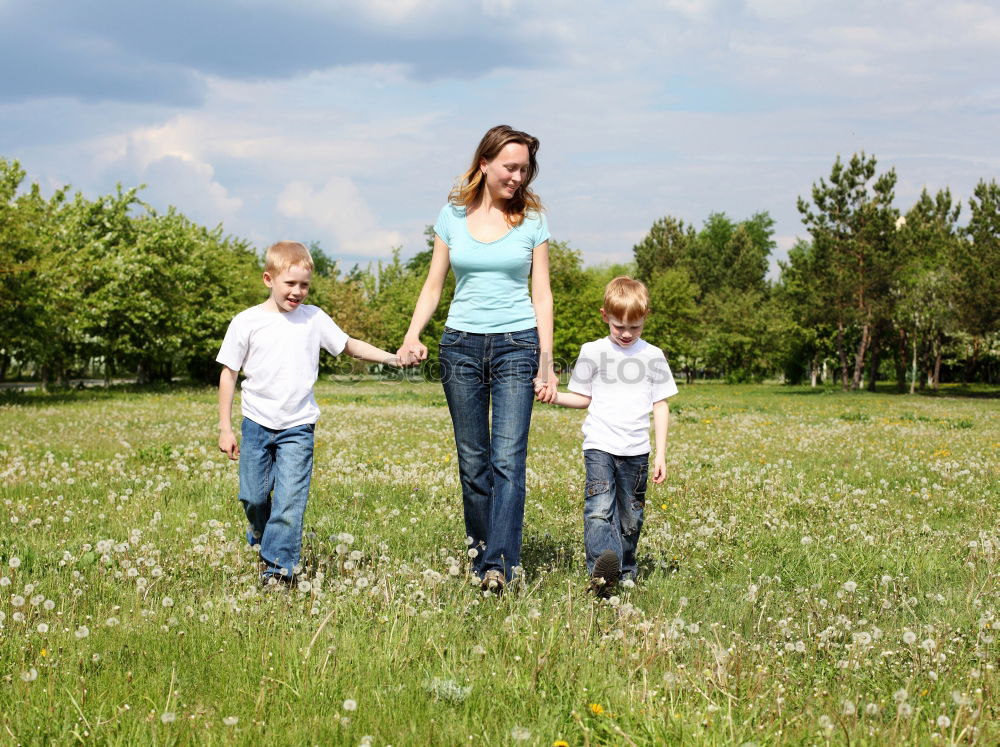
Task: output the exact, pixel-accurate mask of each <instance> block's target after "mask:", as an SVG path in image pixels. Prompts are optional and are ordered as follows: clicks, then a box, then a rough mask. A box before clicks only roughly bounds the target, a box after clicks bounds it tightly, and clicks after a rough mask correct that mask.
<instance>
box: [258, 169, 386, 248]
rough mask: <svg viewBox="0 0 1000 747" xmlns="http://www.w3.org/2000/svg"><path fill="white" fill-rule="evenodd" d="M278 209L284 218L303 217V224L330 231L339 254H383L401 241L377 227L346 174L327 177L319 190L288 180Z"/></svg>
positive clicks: (279, 198)
mask: <svg viewBox="0 0 1000 747" xmlns="http://www.w3.org/2000/svg"><path fill="white" fill-rule="evenodd" d="M277 209H278V212H279V213H281V214H282V215H284V216H286V217H289V218H296V219H302V221H303V222H304V223H305V224H306V225H309V226H314V227H316V228H319V229H321V230H323V231H325V232H329V233H330V234H333V236H334V237H335V238H336V240H337V243H338V247H337V251H338V252H339V253H341V254H360V255H364V256H372V257H378V256H384V255H386V254H387V251H388V249H390V248H392V247H394V246H398V245H399V244H400V243H401V234H400V233H399V232H398V231H387V230H384V229H382V228H380V227H379V226H378V220H377V219H376V217H375V215H374V213H372V211H371V208H369V207H368V203H367V202H366V201H365V199H364V197H362V195H361V192H360V190H359V189H358V188H357V186H356V185H355V184H354V182H352V181H351V180H350V179H347V178H346V177H341V176H334V177H330V179H329V180H328V181H327V182H326V184H324V185H323V186H322V187H320V188H319V189H313V188H312V187H311V186H309V185H308V184H306V183H305V182H301V181H294V182H291V183H289V184H287V185H286V186H285V188H284V189H283V190H282V192H281V194H280V195H279V196H278V202H277ZM286 238H294V237H286Z"/></svg>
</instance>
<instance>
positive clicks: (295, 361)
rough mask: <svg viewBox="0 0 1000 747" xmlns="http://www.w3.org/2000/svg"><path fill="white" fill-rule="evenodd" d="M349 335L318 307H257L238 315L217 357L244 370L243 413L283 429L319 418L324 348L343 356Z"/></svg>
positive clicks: (237, 369) (229, 365) (260, 423)
mask: <svg viewBox="0 0 1000 747" xmlns="http://www.w3.org/2000/svg"><path fill="white" fill-rule="evenodd" d="M349 339H350V338H349V337H348V336H347V334H346V333H345V332H344V331H343V330H342V329H341V328H340V327H338V326H337V324H336V323H335V322H334V321H333V320H332V319H331V318H330V317H329V316H328V315H327V314H326V312H325V311H323V310H322V309H321V308H319V307H318V306H309V305H302V306H299V307H298V308H296V309H294V310H292V311H288V312H280V311H269V310H267V309H265V308H264V307H263V305H261V306H252V307H251V308H249V309H246V310H245V311H241V312H240V313H239V314H237V315H236V316H235V317H233V320H232V321H231V322H230V323H229V329H227V330H226V336H225V339H223V341H222V347H221V348H220V350H219V354H218V356H216V358H215V359H216V360H217V361H218V362H219V363H221V364H222V365H224V366H227V367H229V368H231V369H233V370H234V371H239V370H241V369H242V371H243V375H244V377H245V378H244V380H243V384H242V386H241V387H240V391H241V392H242V397H241V400H242V402H241V406H242V412H243V417H245V418H250V420H252V421H254V422H255V423H258V424H259V425H263V426H265V427H267V428H274V429H277V430H282V429H285V428H292V427H294V426H296V425H304V424H306V423H315V422H316V420H317V419H318V418H319V406H318V405H317V404H316V398H315V397H314V396H313V385H314V384H315V383H316V378H317V377H318V376H319V351H320V348H323V349H324V350H327V351H329V352H330V353H331V354H333V355H339V354H340V353H341V352H342V351H343V349H344V347H345V346H346V345H347V341H348V340H349Z"/></svg>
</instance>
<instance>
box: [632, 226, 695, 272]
mask: <svg viewBox="0 0 1000 747" xmlns="http://www.w3.org/2000/svg"><path fill="white" fill-rule="evenodd" d="M695 238H696V233H695V230H694V227H693V226H685V225H684V221H683V220H678V219H677V218H674V217H672V216H669V215H668V216H666V217H663V218H660V219H659V220H657V221H655V222H654V223H653V225H652V226H651V227H650V229H649V233H648V234H646V236H645V237H644V238H643V240H642V241H640V242H639V243H638V244H636V245H635V246H634V247H632V254H633V256H634V257H635V274H636V279H637V280H641V281H642V282H644V283H648V282H649V281H650V280H652V278H653V275H654V274H655V273H656V272H659V271H661V270H669V269H670V268H672V267H676V266H677V265H678V264H680V263H683V262H684V261H686V259H687V257H688V255H689V248H690V246H691V244H692V243H693V242H694V241H695Z"/></svg>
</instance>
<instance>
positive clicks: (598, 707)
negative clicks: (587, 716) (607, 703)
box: [590, 703, 604, 716]
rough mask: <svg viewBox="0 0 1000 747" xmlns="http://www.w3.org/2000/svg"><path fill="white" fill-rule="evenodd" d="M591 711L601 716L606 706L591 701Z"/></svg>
mask: <svg viewBox="0 0 1000 747" xmlns="http://www.w3.org/2000/svg"><path fill="white" fill-rule="evenodd" d="M590 712H591V713H593V714H594V715H595V716H600V715H601V714H602V713H604V706H602V705H601V704H600V703H591V704H590Z"/></svg>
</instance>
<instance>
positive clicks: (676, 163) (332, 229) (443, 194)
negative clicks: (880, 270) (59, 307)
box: [0, 0, 1000, 268]
mask: <svg viewBox="0 0 1000 747" xmlns="http://www.w3.org/2000/svg"><path fill="white" fill-rule="evenodd" d="M0 69H2V70H3V71H4V74H3V75H2V76H0V157H3V158H6V159H8V160H13V159H16V160H18V161H19V162H20V163H21V165H22V167H23V168H25V169H26V171H27V172H28V178H29V180H30V181H33V182H38V183H39V184H40V185H41V187H42V189H43V192H44V193H46V194H48V193H50V192H51V191H53V190H55V189H56V188H58V187H60V186H63V185H66V184H69V185H71V186H72V188H73V190H79V191H81V192H83V193H84V194H85V195H86V196H88V197H91V198H93V197H96V196H98V195H101V194H106V193H109V192H113V191H114V189H115V185H116V184H118V183H121V184H122V185H124V186H126V187H131V186H135V185H139V184H145V185H146V187H145V188H144V189H143V190H142V192H141V193H140V195H141V197H142V199H143V200H144V201H146V202H147V203H149V204H150V205H152V206H153V207H154V208H155V209H156V210H158V211H164V210H166V209H167V208H168V206H171V205H172V206H175V207H176V208H177V209H178V210H180V211H181V212H182V213H184V214H185V215H187V216H188V217H190V218H191V219H193V220H195V221H197V222H199V223H202V224H205V225H209V226H216V225H218V224H220V223H221V224H222V225H223V227H224V229H225V231H226V233H228V234H231V235H234V236H238V237H241V238H245V239H247V240H249V241H250V242H251V243H252V244H253V245H254V246H256V247H258V248H260V249H263V248H264V247H266V246H267V245H269V244H271V243H273V242H274V241H277V240H280V239H295V240H300V241H303V242H307V243H308V242H312V241H316V242H319V244H320V246H321V247H322V248H323V250H324V252H325V253H326V254H328V255H329V256H331V257H332V258H335V259H338V260H339V261H340V263H341V266H342V267H344V268H348V267H350V266H351V265H353V264H355V263H360V264H362V265H365V264H367V263H368V262H372V261H377V260H380V259H387V258H389V257H390V256H391V252H392V249H393V247H400V248H401V254H402V256H403V257H404V258H406V257H409V256H412V255H413V254H415V253H416V252H418V251H420V250H422V249H423V248H425V247H424V237H423V232H424V229H425V227H426V226H427V225H428V224H430V223H433V222H434V220H435V218H436V216H437V213H438V210H439V209H440V208H441V206H442V205H443V204H444V203H445V201H446V199H447V195H448V192H449V190H450V189H451V187H452V185H453V184H454V182H455V180H456V179H457V178H458V177H459V176H460V175H461V174H462V172H464V171H465V170H466V169H467V168H468V167H469V165H470V163H471V158H472V153H473V151H474V149H475V147H476V145H477V144H478V142H479V139H480V138H481V137H482V135H483V133H484V132H485V131H486V130H487V129H489V128H490V127H492V126H493V125H496V124H509V125H511V126H513V127H515V128H517V129H520V130H524V131H527V132H529V133H531V134H533V135H535V136H536V137H538V138H539V139H540V140H541V148H540V151H539V163H540V173H539V176H538V178H537V180H536V181H535V183H534V188H535V190H536V192H537V193H538V194H539V195H540V196H541V198H542V201H543V203H544V205H545V209H546V216H547V218H548V222H549V227H550V229H551V231H552V235H553V238H555V239H559V240H561V241H566V242H568V243H569V244H570V246H572V247H573V248H575V249H578V250H579V251H581V252H582V254H583V257H584V261H585V262H586V263H587V264H604V263H610V262H627V261H629V260H630V259H631V258H632V247H633V245H634V244H635V243H636V242H638V241H640V240H641V239H642V237H643V236H644V235H645V234H646V232H647V231H648V230H649V227H650V226H651V225H652V223H653V221H655V220H656V219H658V218H661V217H663V216H666V215H671V216H675V217H677V218H680V219H683V220H685V221H686V222H688V223H693V224H694V225H695V226H701V224H702V223H703V222H704V221H705V219H706V218H707V217H708V215H709V214H710V213H712V212H724V213H726V214H727V215H729V216H730V217H731V218H733V219H735V220H740V219H743V218H747V217H750V216H751V215H752V214H754V213H756V212H759V211H765V210H766V211H768V212H769V213H770V214H771V216H772V217H773V218H774V220H775V240H776V243H777V249H776V251H775V253H774V257H773V262H772V266H774V262H776V261H777V260H778V259H781V258H783V257H784V256H786V252H787V250H788V248H789V247H790V246H791V245H792V244H793V243H794V242H795V240H796V237H805V236H806V235H807V234H806V232H805V229H804V227H803V226H802V223H801V220H800V216H799V213H798V211H797V209H796V199H797V198H798V197H799V196H804V197H807V198H808V196H809V194H810V190H811V188H812V185H813V184H814V183H816V182H817V181H818V180H819V179H821V178H824V177H828V176H829V173H830V168H831V166H832V165H833V162H834V159H835V158H836V157H837V156H838V155H839V156H841V157H842V158H844V159H845V160H846V159H849V158H850V156H851V155H852V154H853V153H856V152H860V151H864V152H866V153H868V154H870V155H874V156H876V158H877V159H878V165H879V172H880V173H881V172H883V171H886V170H888V169H890V168H894V169H895V170H896V172H897V174H898V178H899V181H898V184H897V188H896V202H897V206H898V207H899V208H900V209H901V210H903V211H905V210H906V209H908V208H909V207H910V206H911V205H912V204H913V202H914V201H915V200H916V199H917V197H918V196H919V194H920V191H921V190H922V189H923V188H927V189H928V190H930V191H931V192H935V191H937V190H939V189H942V188H950V190H951V192H952V194H953V196H955V197H958V198H959V199H961V200H962V201H963V202H964V203H965V207H964V217H965V218H967V217H968V204H967V203H968V197H969V196H970V195H971V193H972V190H973V188H974V186H975V185H976V183H977V182H978V181H980V180H982V179H986V180H991V179H997V178H998V172H1000V137H998V136H997V133H998V132H1000V76H998V75H997V72H996V71H997V70H1000V3H998V2H995V1H994V0H980V1H979V2H962V0H958V1H957V2H945V3H942V2H928V1H926V0H878V1H877V2H876V1H873V0H839V1H838V2H820V1H819V0H732V1H727V0H658V1H654V0H339V1H336V2H334V1H328V2H320V1H319V0H285V1H284V2H281V3H276V2H273V1H270V2H264V1H263V0H211V2H205V1H204V0H174V1H173V2H163V0H159V1H158V2H148V1H147V0H73V1H72V2H66V1H65V0H30V2H29V0H0ZM991 71H992V72H991Z"/></svg>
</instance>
